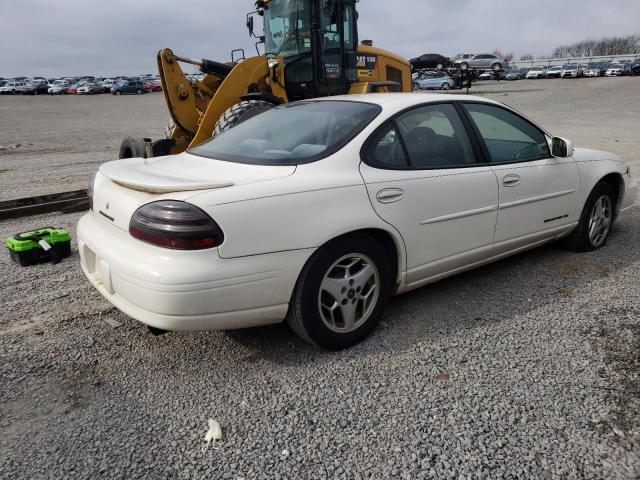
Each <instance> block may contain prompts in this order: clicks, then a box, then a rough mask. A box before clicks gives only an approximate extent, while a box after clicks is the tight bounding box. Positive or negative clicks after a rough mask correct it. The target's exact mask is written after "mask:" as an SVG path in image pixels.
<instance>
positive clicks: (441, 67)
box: [436, 63, 444, 71]
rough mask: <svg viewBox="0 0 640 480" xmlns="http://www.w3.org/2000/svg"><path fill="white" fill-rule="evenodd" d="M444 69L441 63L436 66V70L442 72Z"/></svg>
mask: <svg viewBox="0 0 640 480" xmlns="http://www.w3.org/2000/svg"><path fill="white" fill-rule="evenodd" d="M443 69H444V65H443V64H442V63H439V64H437V65H436V70H439V71H442V70H443Z"/></svg>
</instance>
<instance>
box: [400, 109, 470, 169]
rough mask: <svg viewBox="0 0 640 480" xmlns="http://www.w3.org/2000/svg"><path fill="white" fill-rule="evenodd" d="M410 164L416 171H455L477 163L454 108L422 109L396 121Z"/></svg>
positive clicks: (404, 115)
mask: <svg viewBox="0 0 640 480" xmlns="http://www.w3.org/2000/svg"><path fill="white" fill-rule="evenodd" d="M396 123H397V124H398V129H399V131H400V135H401V136H402V140H403V141H404V144H405V147H406V149H407V153H408V155H409V162H410V164H411V166H412V167H413V168H415V169H417V170H420V169H428V168H455V167H462V166H465V165H469V164H473V163H475V161H476V159H475V156H474V153H473V148H472V147H471V142H470V141H469V137H468V136H467V132H466V130H465V129H464V125H463V124H462V121H461V120H460V117H459V116H458V113H457V112H456V109H455V108H454V106H453V105H451V104H446V103H445V104H438V105H429V106H425V107H419V108H416V109H414V110H411V111H409V112H407V113H404V114H402V115H401V116H400V117H398V119H397V120H396Z"/></svg>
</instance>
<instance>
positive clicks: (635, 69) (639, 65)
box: [630, 62, 640, 75]
mask: <svg viewBox="0 0 640 480" xmlns="http://www.w3.org/2000/svg"><path fill="white" fill-rule="evenodd" d="M630 74H631V75H640V62H636V63H632V64H631V73H630Z"/></svg>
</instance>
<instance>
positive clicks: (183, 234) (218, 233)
mask: <svg viewBox="0 0 640 480" xmlns="http://www.w3.org/2000/svg"><path fill="white" fill-rule="evenodd" d="M129 233H130V234H131V235H132V236H133V237H135V238H137V239H139V240H142V241H143V242H147V243H152V244H154V245H158V246H160V247H164V248H172V249H175V250H203V249H206V248H214V247H217V246H219V245H221V244H222V242H223V240H224V234H223V233H222V230H220V227H219V226H218V224H217V223H216V222H214V221H213V220H212V219H211V217H209V215H207V214H206V213H205V212H203V211H202V210H200V209H199V208H198V207H196V206H195V205H191V204H190V203H186V202H179V201H176V200H160V201H158V202H153V203H148V204H147V205H143V206H142V207H140V208H139V209H138V210H136V212H135V213H134V214H133V217H131V222H130V223H129Z"/></svg>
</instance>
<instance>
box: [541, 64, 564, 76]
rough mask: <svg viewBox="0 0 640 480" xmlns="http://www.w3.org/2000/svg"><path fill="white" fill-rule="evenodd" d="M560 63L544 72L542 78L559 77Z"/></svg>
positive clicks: (560, 72)
mask: <svg viewBox="0 0 640 480" xmlns="http://www.w3.org/2000/svg"><path fill="white" fill-rule="evenodd" d="M562 68H563V67H562V65H554V66H553V67H549V68H548V69H547V71H546V72H544V78H560V76H561V75H562Z"/></svg>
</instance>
